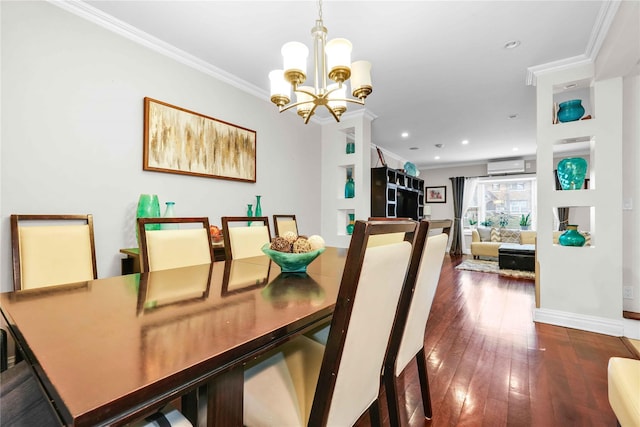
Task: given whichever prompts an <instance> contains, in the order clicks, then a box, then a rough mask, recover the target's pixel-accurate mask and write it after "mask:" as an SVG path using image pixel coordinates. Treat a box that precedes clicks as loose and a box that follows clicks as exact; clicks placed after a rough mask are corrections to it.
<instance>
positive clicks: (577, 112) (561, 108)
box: [558, 99, 584, 123]
mask: <svg viewBox="0 0 640 427" xmlns="http://www.w3.org/2000/svg"><path fill="white" fill-rule="evenodd" d="M582 116H584V107H583V106H582V100H581V99H572V100H571V101H566V102H561V103H560V105H558V121H560V122H562V123H565V122H573V121H576V120H579V119H580V118H582Z"/></svg>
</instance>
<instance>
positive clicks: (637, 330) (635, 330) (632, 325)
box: [622, 319, 640, 340]
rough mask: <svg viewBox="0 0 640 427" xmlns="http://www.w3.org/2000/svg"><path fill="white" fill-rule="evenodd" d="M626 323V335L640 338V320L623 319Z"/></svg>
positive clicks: (636, 338) (635, 338)
mask: <svg viewBox="0 0 640 427" xmlns="http://www.w3.org/2000/svg"><path fill="white" fill-rule="evenodd" d="M622 321H623V323H624V336H625V337H627V338H631V339H634V340H640V320H634V319H622Z"/></svg>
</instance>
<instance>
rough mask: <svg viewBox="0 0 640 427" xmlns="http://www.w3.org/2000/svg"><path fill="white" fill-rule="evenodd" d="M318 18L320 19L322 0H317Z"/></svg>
mask: <svg viewBox="0 0 640 427" xmlns="http://www.w3.org/2000/svg"><path fill="white" fill-rule="evenodd" d="M318 18H319V19H320V21H322V0H318Z"/></svg>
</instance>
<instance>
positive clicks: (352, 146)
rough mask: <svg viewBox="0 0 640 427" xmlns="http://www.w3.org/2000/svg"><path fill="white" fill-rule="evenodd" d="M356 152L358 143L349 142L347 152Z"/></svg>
mask: <svg viewBox="0 0 640 427" xmlns="http://www.w3.org/2000/svg"><path fill="white" fill-rule="evenodd" d="M355 152H356V143H355V142H347V154H353V153H355Z"/></svg>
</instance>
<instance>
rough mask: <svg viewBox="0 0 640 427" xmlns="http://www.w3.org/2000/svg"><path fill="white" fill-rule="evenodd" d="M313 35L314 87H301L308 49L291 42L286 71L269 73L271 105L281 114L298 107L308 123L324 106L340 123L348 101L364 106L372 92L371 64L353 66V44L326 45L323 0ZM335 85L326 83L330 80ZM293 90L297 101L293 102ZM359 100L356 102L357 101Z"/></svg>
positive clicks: (334, 42)
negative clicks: (349, 82)
mask: <svg viewBox="0 0 640 427" xmlns="http://www.w3.org/2000/svg"><path fill="white" fill-rule="evenodd" d="M311 35H312V36H313V68H314V70H313V72H314V86H313V87H311V86H301V85H302V84H303V83H304V82H305V81H306V79H307V57H308V56H309V49H308V48H307V46H305V45H304V44H302V43H299V42H288V43H285V44H284V45H283V46H282V50H281V52H282V57H283V59H284V61H283V62H284V70H273V71H271V72H270V73H269V80H270V82H271V102H273V103H274V104H275V105H277V106H278V109H279V110H280V112H283V111H287V110H289V109H291V108H293V107H297V111H298V115H299V116H300V117H302V118H303V119H304V123H305V124H307V123H309V119H310V118H311V116H313V114H314V112H315V110H316V108H317V107H318V106H319V105H323V106H325V107H326V108H327V110H329V112H330V113H331V115H332V116H333V117H334V118H335V119H336V121H338V122H339V121H340V116H341V115H342V113H344V112H345V111H347V102H352V103H354V104H359V105H364V100H365V98H366V97H367V96H368V95H369V94H370V93H371V91H372V90H373V88H372V86H371V64H370V63H369V62H368V61H356V62H353V63H351V42H350V41H349V40H346V39H333V40H330V41H329V42H327V28H326V27H325V26H324V23H323V22H322V0H319V1H318V19H317V20H316V25H315V26H314V27H313V28H312V29H311ZM349 78H351V89H352V92H351V93H352V95H353V96H354V97H355V98H348V97H347V95H346V94H347V81H348V80H349ZM329 79H330V80H333V81H334V82H335V83H332V84H327V82H328V80H329ZM291 89H293V92H294V93H295V94H296V102H295V103H290V102H291V97H290V95H291ZM356 98H357V99H356Z"/></svg>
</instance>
